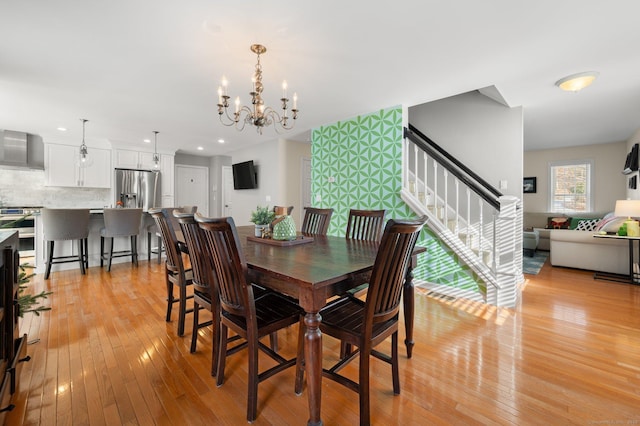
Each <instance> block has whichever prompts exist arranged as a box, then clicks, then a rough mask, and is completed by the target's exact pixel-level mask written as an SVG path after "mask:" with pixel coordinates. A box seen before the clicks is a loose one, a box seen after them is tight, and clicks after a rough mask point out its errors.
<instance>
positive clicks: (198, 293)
mask: <svg viewBox="0 0 640 426" xmlns="http://www.w3.org/2000/svg"><path fill="white" fill-rule="evenodd" d="M173 216H174V217H175V218H176V220H177V221H178V223H179V224H180V229H181V232H182V235H183V238H184V242H185V244H186V245H187V250H188V251H189V258H190V259H191V269H192V271H193V330H192V333H191V347H190V352H191V353H194V352H195V351H196V346H197V342H198V330H200V329H201V328H204V327H208V326H210V325H211V326H212V328H213V339H212V340H213V345H212V354H211V355H212V356H211V360H212V361H211V375H212V376H215V366H216V364H217V362H216V353H217V348H218V340H219V335H220V331H219V330H220V301H219V297H218V286H217V285H216V283H215V280H214V275H213V262H212V259H211V257H210V256H209V253H208V251H207V246H206V244H207V242H206V238H205V235H204V231H203V230H202V229H201V228H200V226H199V225H198V222H196V220H195V215H194V213H192V212H184V211H182V210H174V212H173ZM267 292H268V290H266V289H264V288H262V287H258V286H255V285H254V286H253V294H254V298H256V299H258V298H260V297H262V296H263V295H265V294H266V293H267ZM201 308H204V309H207V310H208V311H210V312H211V313H212V320H208V321H204V322H202V323H201V322H200V309H201ZM236 337H238V338H239V336H234V337H232V338H231V339H230V340H229V341H233V340H235V338H236ZM270 339H271V349H272V350H274V351H277V335H276V333H273V334H272V335H271V336H270Z"/></svg>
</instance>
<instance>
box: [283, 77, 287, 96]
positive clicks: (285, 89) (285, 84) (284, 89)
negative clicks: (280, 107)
mask: <svg viewBox="0 0 640 426" xmlns="http://www.w3.org/2000/svg"><path fill="white" fill-rule="evenodd" d="M282 99H287V80H283V81H282Z"/></svg>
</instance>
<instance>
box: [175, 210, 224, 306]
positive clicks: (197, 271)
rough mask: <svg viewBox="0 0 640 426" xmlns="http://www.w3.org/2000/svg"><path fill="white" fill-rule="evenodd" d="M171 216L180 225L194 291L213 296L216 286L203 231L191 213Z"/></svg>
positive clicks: (178, 212) (179, 212) (177, 211)
mask: <svg viewBox="0 0 640 426" xmlns="http://www.w3.org/2000/svg"><path fill="white" fill-rule="evenodd" d="M173 216H174V218H175V219H176V220H177V221H178V223H179V224H180V230H181V231H182V235H183V238H184V242H185V243H186V244H187V249H188V250H189V259H190V260H191V270H192V272H193V287H194V291H198V292H200V293H205V294H209V295H214V294H215V293H216V291H217V290H216V287H217V286H216V285H215V282H214V280H213V274H212V269H213V263H212V261H211V258H210V257H209V255H208V253H207V251H206V240H205V236H204V231H203V230H202V229H200V226H199V225H198V223H197V222H196V220H195V218H194V214H193V213H189V212H182V211H179V210H174V212H173ZM212 297H213V296H212ZM212 300H213V299H212Z"/></svg>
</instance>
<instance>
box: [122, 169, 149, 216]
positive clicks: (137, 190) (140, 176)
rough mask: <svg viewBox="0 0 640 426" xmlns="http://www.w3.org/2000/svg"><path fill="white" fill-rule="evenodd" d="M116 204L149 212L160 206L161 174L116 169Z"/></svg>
mask: <svg viewBox="0 0 640 426" xmlns="http://www.w3.org/2000/svg"><path fill="white" fill-rule="evenodd" d="M115 173H116V176H115V185H116V186H115V203H116V205H117V204H118V201H120V202H122V206H123V207H132V208H136V207H137V208H142V210H143V211H145V212H146V211H147V210H149V209H150V208H153V207H157V206H159V205H160V172H159V171H151V170H131V169H115Z"/></svg>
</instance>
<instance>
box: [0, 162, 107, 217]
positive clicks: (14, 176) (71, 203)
mask: <svg viewBox="0 0 640 426" xmlns="http://www.w3.org/2000/svg"><path fill="white" fill-rule="evenodd" d="M44 180H45V178H44V170H32V169H0V206H5V207H9V206H11V207H30V206H42V207H52V208H59V207H64V208H71V207H78V208H87V207H88V208H102V207H104V206H108V205H112V204H113V200H112V199H111V190H110V189H104V188H63V187H51V186H45V185H44Z"/></svg>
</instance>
